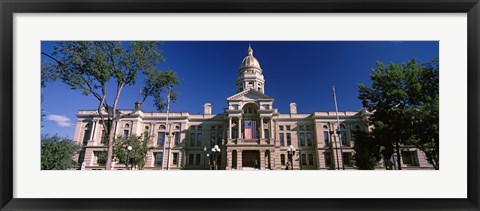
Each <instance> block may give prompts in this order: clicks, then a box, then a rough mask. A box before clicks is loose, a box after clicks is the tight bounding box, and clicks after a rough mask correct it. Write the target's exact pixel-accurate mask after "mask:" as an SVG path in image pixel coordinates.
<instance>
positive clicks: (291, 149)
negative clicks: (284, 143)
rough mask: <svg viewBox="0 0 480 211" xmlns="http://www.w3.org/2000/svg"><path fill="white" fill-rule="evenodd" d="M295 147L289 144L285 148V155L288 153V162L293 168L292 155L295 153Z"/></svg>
mask: <svg viewBox="0 0 480 211" xmlns="http://www.w3.org/2000/svg"><path fill="white" fill-rule="evenodd" d="M295 150H296V149H295V147H293V146H292V145H291V144H290V146H288V149H287V155H288V162H289V163H290V166H291V167H292V170H293V156H294V155H295Z"/></svg>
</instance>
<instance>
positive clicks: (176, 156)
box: [172, 153, 178, 165]
mask: <svg viewBox="0 0 480 211" xmlns="http://www.w3.org/2000/svg"><path fill="white" fill-rule="evenodd" d="M172 164H173V165H178V153H173V161H172Z"/></svg>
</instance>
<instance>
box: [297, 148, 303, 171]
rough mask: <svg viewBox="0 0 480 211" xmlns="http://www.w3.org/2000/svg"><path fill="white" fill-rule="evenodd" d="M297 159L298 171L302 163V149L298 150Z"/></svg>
mask: <svg viewBox="0 0 480 211" xmlns="http://www.w3.org/2000/svg"><path fill="white" fill-rule="evenodd" d="M298 157H299V158H300V159H299V160H300V162H299V163H300V170H302V165H303V164H302V162H303V159H302V149H298Z"/></svg>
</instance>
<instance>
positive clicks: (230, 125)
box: [228, 117, 232, 139]
mask: <svg viewBox="0 0 480 211" xmlns="http://www.w3.org/2000/svg"><path fill="white" fill-rule="evenodd" d="M228 139H232V117H228Z"/></svg>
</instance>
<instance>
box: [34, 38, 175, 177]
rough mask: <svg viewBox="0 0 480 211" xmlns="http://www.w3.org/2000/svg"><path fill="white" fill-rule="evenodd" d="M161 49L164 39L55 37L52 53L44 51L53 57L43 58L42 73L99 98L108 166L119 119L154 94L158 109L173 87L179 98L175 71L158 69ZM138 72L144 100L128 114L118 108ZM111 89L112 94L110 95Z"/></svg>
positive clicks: (107, 165)
mask: <svg viewBox="0 0 480 211" xmlns="http://www.w3.org/2000/svg"><path fill="white" fill-rule="evenodd" d="M159 48H160V42H112V41H105V42H97V41H84V42H83V41H82V42H78V41H69V42H56V43H55V45H54V52H53V53H51V54H49V53H46V52H42V54H43V55H45V56H46V57H48V58H50V60H46V61H44V62H42V78H48V79H50V80H60V81H62V82H63V83H65V84H67V85H69V86H70V88H71V89H74V90H81V91H82V93H83V94H84V95H92V96H94V97H95V98H96V99H97V100H98V108H97V112H98V114H99V115H100V118H101V119H102V121H101V123H102V124H103V128H106V132H107V134H108V149H107V161H106V165H105V168H106V169H111V164H112V158H113V157H112V155H113V142H114V139H115V134H114V132H113V131H115V130H114V128H115V127H116V125H117V123H118V121H119V120H120V119H122V118H124V117H127V116H130V115H132V114H134V113H135V112H137V111H138V110H139V109H140V105H141V104H143V103H144V102H145V100H146V99H147V98H148V97H150V96H151V97H153V98H154V99H153V102H154V105H155V106H156V108H157V110H158V111H161V110H163V109H164V107H165V104H166V99H165V98H163V97H162V93H165V92H167V90H168V91H171V95H170V97H171V99H172V100H175V99H176V93H175V92H174V90H173V87H174V86H175V85H177V84H178V83H179V80H178V78H177V76H176V74H175V73H174V72H173V71H171V70H165V71H160V70H158V68H157V67H158V64H159V63H161V62H162V61H163V60H164V58H163V56H162V55H161V53H160V50H159ZM139 75H143V79H144V84H143V87H142V88H141V90H140V95H141V96H140V97H141V100H140V101H139V102H137V103H136V104H135V108H134V109H133V110H132V111H131V112H129V113H122V112H119V111H117V105H118V102H119V100H120V96H121V93H122V91H123V89H124V88H126V87H128V86H132V85H134V84H135V83H136V81H137V79H138V77H139ZM108 85H111V86H108ZM109 87H114V88H113V89H111V90H109ZM107 93H109V94H110V95H112V96H113V98H112V97H110V98H107Z"/></svg>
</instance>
